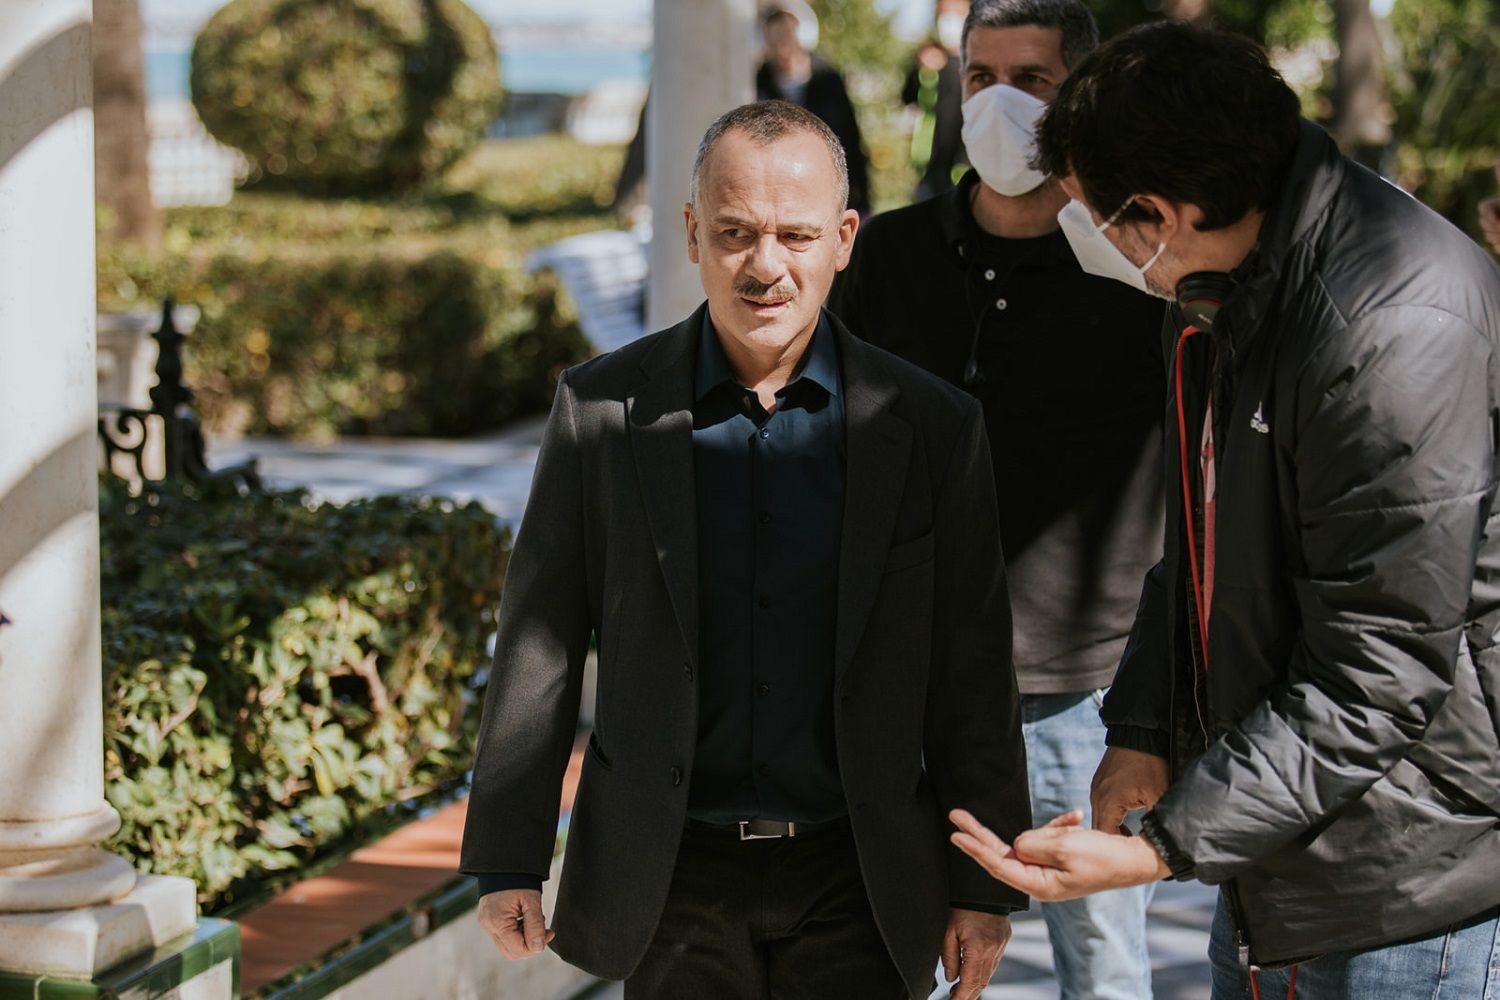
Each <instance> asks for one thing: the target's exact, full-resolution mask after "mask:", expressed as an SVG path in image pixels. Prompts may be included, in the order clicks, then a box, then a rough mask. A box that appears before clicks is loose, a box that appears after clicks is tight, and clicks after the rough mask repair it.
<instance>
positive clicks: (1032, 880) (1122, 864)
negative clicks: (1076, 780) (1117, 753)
mask: <svg viewBox="0 0 1500 1000" xmlns="http://www.w3.org/2000/svg"><path fill="white" fill-rule="evenodd" d="M948 815H949V818H950V819H952V820H953V822H954V825H956V826H957V827H958V832H956V833H954V834H953V838H952V839H953V843H954V845H955V846H957V847H958V848H959V850H961V851H963V852H964V853H965V854H967V855H968V856H969V857H971V858H973V859H974V860H975V861H977V862H979V864H980V866H981V867H983V868H984V870H985V871H987V872H989V873H990V874H991V875H993V876H994V877H995V878H997V879H999V880H1000V881H1002V882H1005V883H1006V884H1008V885H1011V886H1014V887H1015V888H1017V889H1020V890H1021V891H1022V892H1025V893H1028V894H1029V895H1032V896H1035V897H1036V898H1037V899H1039V900H1042V901H1043V902H1055V901H1057V900H1061V899H1076V898H1078V897H1079V896H1087V895H1090V894H1092V893H1095V892H1101V891H1103V890H1105V889H1123V888H1125V887H1127V886H1132V885H1142V884H1144V883H1146V882H1155V881H1157V880H1158V879H1164V878H1167V877H1168V876H1170V875H1171V874H1172V872H1171V869H1169V868H1168V867H1167V865H1166V862H1164V861H1162V859H1161V857H1160V856H1159V855H1158V854H1157V853H1156V850H1155V848H1153V847H1152V846H1151V845H1150V844H1148V843H1147V842H1146V841H1144V840H1142V839H1141V838H1140V837H1121V836H1118V835H1115V834H1109V833H1103V832H1101V831H1099V830H1085V829H1083V828H1082V827H1081V826H1078V825H1076V817H1077V816H1078V814H1077V813H1069V814H1068V815H1067V816H1064V817H1059V818H1058V819H1057V820H1054V821H1053V822H1051V823H1049V824H1047V825H1046V826H1044V827H1042V828H1040V829H1037V830H1027V831H1026V832H1025V833H1023V834H1021V835H1020V836H1019V837H1017V838H1016V842H1015V844H1014V845H1010V844H1007V843H1006V842H1005V841H1003V840H1001V839H1000V838H999V837H997V836H995V834H994V833H993V832H992V831H991V830H990V829H989V828H988V827H986V826H985V825H984V824H983V823H981V822H979V821H978V820H977V819H975V818H974V817H973V816H971V815H969V813H967V812H966V811H964V810H962V809H955V810H953V812H951V813H949V814H948ZM1069 817H1074V818H1075V819H1074V822H1073V823H1068V822H1065V820H1067V819H1068V818H1069Z"/></svg>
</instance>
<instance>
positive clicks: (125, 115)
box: [94, 0, 162, 250]
mask: <svg viewBox="0 0 1500 1000" xmlns="http://www.w3.org/2000/svg"><path fill="white" fill-rule="evenodd" d="M146 146H147V138H146V67H145V58H144V56H143V55H142V53H141V11H140V5H139V2H138V0H94V168H95V174H94V195H95V197H96V198H97V199H98V201H99V204H100V206H101V208H102V209H103V222H104V229H103V233H102V234H101V235H102V236H104V237H105V238H107V239H112V240H122V241H128V242H133V243H138V244H140V245H142V246H144V247H146V248H147V249H149V250H156V249H157V248H159V247H160V246H161V235H162V234H161V215H160V213H159V212H157V210H156V207H155V206H154V205H153V204H152V203H151V176H150V173H149V171H148V169H147V165H146Z"/></svg>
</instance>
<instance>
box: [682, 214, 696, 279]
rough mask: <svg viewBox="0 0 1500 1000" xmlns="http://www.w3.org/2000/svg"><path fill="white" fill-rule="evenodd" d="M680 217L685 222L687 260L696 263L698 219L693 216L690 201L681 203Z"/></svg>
mask: <svg viewBox="0 0 1500 1000" xmlns="http://www.w3.org/2000/svg"><path fill="white" fill-rule="evenodd" d="M682 219H683V222H685V223H686V224H687V251H688V260H690V261H692V262H693V263H694V264H696V263H698V220H697V219H696V218H694V216H693V203H692V202H690V201H689V202H685V203H684V204H683V206H682Z"/></svg>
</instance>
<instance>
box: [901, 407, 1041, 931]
mask: <svg viewBox="0 0 1500 1000" xmlns="http://www.w3.org/2000/svg"><path fill="white" fill-rule="evenodd" d="M933 552H934V558H935V559H936V565H935V566H934V570H935V580H936V593H935V595H934V598H935V609H934V618H933V631H934V634H933V655H932V676H931V681H930V683H929V686H928V694H927V718H926V729H925V732H926V738H925V745H924V753H925V756H926V765H927V773H928V775H929V779H930V780H931V782H932V786H933V790H934V791H935V793H936V795H937V800H938V804H939V806H940V807H941V808H942V810H943V822H942V827H941V828H942V830H943V831H944V836H945V843H947V841H946V836H947V834H948V833H950V832H951V827H950V825H949V823H948V818H947V817H948V811H949V810H950V809H954V808H960V807H961V808H964V809H967V810H969V812H971V813H973V814H974V815H975V816H976V817H977V818H978V819H979V820H980V822H982V823H984V824H985V825H986V826H988V827H989V828H990V829H992V830H994V831H995V832H996V833H997V834H999V835H1000V836H1001V837H1003V838H1004V839H1006V840H1007V841H1009V840H1013V839H1014V838H1015V836H1016V835H1017V834H1018V833H1020V832H1021V831H1023V830H1026V829H1029V828H1030V827H1031V795H1030V791H1029V789H1028V786H1027V784H1026V747H1025V745H1024V744H1023V743H1022V740H1021V709H1020V701H1021V699H1020V694H1019V693H1018V691H1017V689H1016V674H1015V670H1014V668H1013V666H1012V664H1011V622H1010V600H1009V595H1008V594H1007V592H1006V588H1005V564H1004V559H1003V558H1002V555H1001V551H1000V517H999V513H998V509H997V506H996V499H995V481H994V471H993V468H992V465H991V460H990V446H989V440H988V438H987V437H986V435H985V431H984V421H983V420H982V419H981V416H980V408H979V404H978V403H976V402H973V401H972V400H971V401H970V402H969V406H968V413H967V418H966V420H965V421H964V425H963V428H962V430H961V431H960V432H959V434H958V439H957V444H956V446H955V447H954V449H953V454H952V457H951V458H950V459H949V461H948V469H947V473H946V475H945V476H944V478H943V480H942V482H941V486H940V493H939V495H938V497H937V507H936V515H935V517H934V523H933ZM947 850H948V879H949V899H950V900H951V901H952V903H953V905H955V906H963V905H965V904H972V905H970V906H969V907H968V908H971V909H981V910H987V911H990V912H1002V913H1003V912H1009V911H1010V910H1024V909H1026V907H1027V905H1028V899H1027V896H1026V894H1025V893H1022V892H1017V891H1016V890H1014V889H1012V888H1011V887H1010V886H1008V885H1005V884H1004V883H1002V882H997V881H996V880H994V879H993V878H991V877H990V876H989V875H988V874H987V873H986V872H985V871H984V869H982V868H980V867H979V865H978V864H977V863H975V862H974V861H973V860H972V859H971V858H969V857H968V855H966V854H964V853H963V852H962V851H960V850H959V849H958V848H956V847H954V846H953V845H952V844H951V843H947Z"/></svg>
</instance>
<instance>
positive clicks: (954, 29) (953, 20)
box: [937, 14, 964, 52]
mask: <svg viewBox="0 0 1500 1000" xmlns="http://www.w3.org/2000/svg"><path fill="white" fill-rule="evenodd" d="M937 37H938V44H939V45H941V46H942V47H943V48H945V49H948V50H950V51H952V52H957V51H958V47H959V46H960V45H962V44H963V40H964V15H962V14H939V15H938V19H937Z"/></svg>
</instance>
